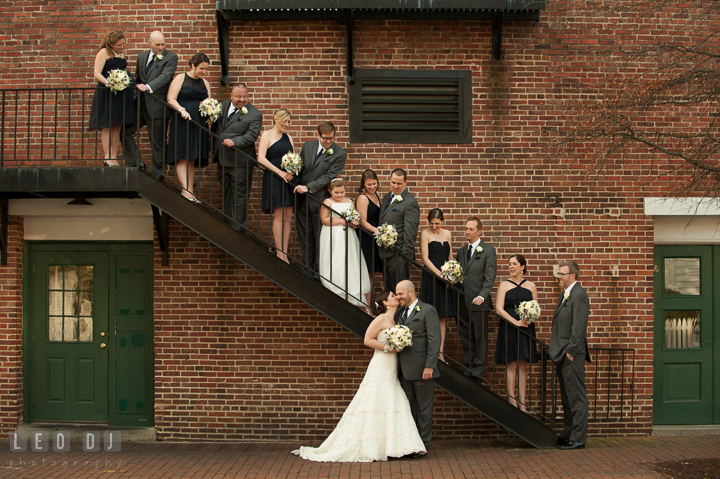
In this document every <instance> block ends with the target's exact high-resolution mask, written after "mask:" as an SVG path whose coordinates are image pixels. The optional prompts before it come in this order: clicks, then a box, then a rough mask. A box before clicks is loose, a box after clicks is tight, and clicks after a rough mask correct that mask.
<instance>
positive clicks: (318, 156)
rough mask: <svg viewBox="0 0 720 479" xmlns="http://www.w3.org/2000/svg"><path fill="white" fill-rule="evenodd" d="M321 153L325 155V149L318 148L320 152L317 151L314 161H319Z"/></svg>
mask: <svg viewBox="0 0 720 479" xmlns="http://www.w3.org/2000/svg"><path fill="white" fill-rule="evenodd" d="M323 153H325V149H324V148H320V151H318V154H317V156H316V157H315V161H317V160H319V159H320V157H321V156H322V154H323Z"/></svg>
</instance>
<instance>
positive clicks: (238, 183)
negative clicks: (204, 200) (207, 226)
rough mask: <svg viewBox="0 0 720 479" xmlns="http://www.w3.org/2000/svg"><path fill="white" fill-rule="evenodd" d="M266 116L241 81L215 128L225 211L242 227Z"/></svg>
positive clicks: (214, 153)
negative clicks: (253, 102)
mask: <svg viewBox="0 0 720 479" xmlns="http://www.w3.org/2000/svg"><path fill="white" fill-rule="evenodd" d="M262 120H263V116H262V113H260V111H259V110H258V109H257V108H255V107H254V106H253V105H252V104H251V103H250V92H249V91H248V87H247V85H246V84H244V83H237V84H235V85H233V87H232V89H231V92H230V99H229V100H225V101H224V102H223V103H222V117H220V118H218V120H217V121H216V122H215V123H214V124H213V132H215V133H216V134H217V135H218V136H219V137H220V138H219V139H217V138H215V139H213V158H214V159H215V160H217V161H218V162H219V164H220V168H219V170H218V173H219V175H220V177H221V179H222V184H223V202H224V203H225V213H226V214H227V215H228V216H229V217H230V218H232V220H231V223H230V224H231V226H232V227H233V228H234V229H236V230H238V231H243V230H244V229H245V227H246V226H247V210H248V207H247V205H248V196H249V195H250V185H251V183H252V175H253V167H254V166H255V163H256V161H257V153H256V151H255V140H257V138H258V136H259V135H260V129H261V128H262ZM236 149H237V150H240V151H241V152H242V153H240V152H238V151H236Z"/></svg>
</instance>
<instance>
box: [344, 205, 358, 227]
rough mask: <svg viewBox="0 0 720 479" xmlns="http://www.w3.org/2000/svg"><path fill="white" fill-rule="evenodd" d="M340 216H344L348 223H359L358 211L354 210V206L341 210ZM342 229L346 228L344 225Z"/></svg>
mask: <svg viewBox="0 0 720 479" xmlns="http://www.w3.org/2000/svg"><path fill="white" fill-rule="evenodd" d="M340 216H342V217H343V218H345V219H346V220H347V222H348V223H353V222H355V223H358V224H359V223H360V212H359V211H358V210H356V209H355V208H350V209H349V210H345V211H341V212H340ZM343 229H346V227H345V226H343Z"/></svg>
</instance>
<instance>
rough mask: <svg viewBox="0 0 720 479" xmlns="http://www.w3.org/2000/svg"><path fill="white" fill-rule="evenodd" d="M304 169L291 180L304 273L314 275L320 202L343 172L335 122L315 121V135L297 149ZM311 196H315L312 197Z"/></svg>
mask: <svg viewBox="0 0 720 479" xmlns="http://www.w3.org/2000/svg"><path fill="white" fill-rule="evenodd" d="M300 158H302V160H303V169H302V170H300V174H299V176H298V178H297V179H296V180H295V181H293V183H294V184H296V185H297V186H296V187H295V189H294V192H295V193H306V194H304V195H301V196H298V198H297V204H296V205H295V229H296V230H297V234H298V240H299V242H300V253H301V254H302V270H303V273H305V274H307V275H308V276H311V277H313V278H315V279H319V276H318V274H317V271H318V263H317V247H318V242H319V241H320V228H321V226H322V225H321V224H320V205H321V204H322V202H323V200H324V199H325V198H327V197H328V196H330V193H329V192H328V191H327V186H328V185H329V184H330V181H331V180H332V179H333V178H335V177H336V176H338V175H339V174H340V173H342V171H343V169H344V168H345V161H346V160H347V153H345V150H343V149H342V148H340V146H338V144H337V143H335V125H333V124H332V123H330V122H329V121H326V122H323V123H320V125H318V139H317V140H313V141H308V142H307V143H305V144H303V146H302V149H301V150H300ZM308 196H312V197H313V198H315V200H311V199H310V198H308Z"/></svg>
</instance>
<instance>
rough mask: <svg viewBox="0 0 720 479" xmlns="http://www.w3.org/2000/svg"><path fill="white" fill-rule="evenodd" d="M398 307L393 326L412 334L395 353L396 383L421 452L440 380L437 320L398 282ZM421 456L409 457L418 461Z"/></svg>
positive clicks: (430, 309) (431, 310) (428, 434)
mask: <svg viewBox="0 0 720 479" xmlns="http://www.w3.org/2000/svg"><path fill="white" fill-rule="evenodd" d="M395 293H396V295H397V298H398V301H399V302H400V307H399V308H398V309H397V311H395V323H397V324H402V325H405V326H407V327H408V328H410V329H411V330H412V332H413V333H412V340H413V344H412V346H409V347H407V348H405V349H403V350H402V351H400V352H399V353H398V379H400V385H401V386H402V388H403V391H405V395H406V396H407V398H408V401H409V402H410V410H411V411H412V415H413V418H414V419H415V425H416V426H417V428H418V433H419V434H420V439H422V442H423V444H425V449H427V447H428V445H430V439H431V438H432V416H433V403H434V401H435V396H434V393H435V378H439V377H440V370H439V369H438V365H437V361H438V353H439V352H440V341H441V340H440V320H439V319H438V313H437V311H436V310H435V308H434V307H433V306H432V305H431V304H425V303H422V302H420V301H419V300H418V299H417V295H416V294H415V285H413V283H411V282H410V281H407V280H405V281H401V282H400V283H399V284H398V285H397V287H396V291H395ZM424 455H425V454H413V455H412V457H421V456H424Z"/></svg>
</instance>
